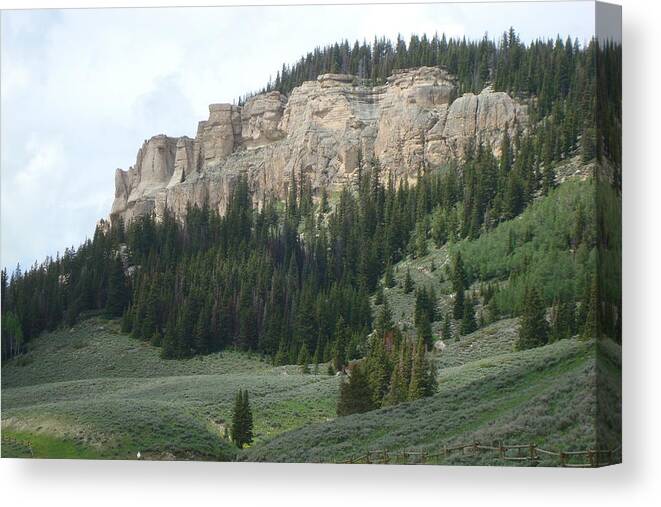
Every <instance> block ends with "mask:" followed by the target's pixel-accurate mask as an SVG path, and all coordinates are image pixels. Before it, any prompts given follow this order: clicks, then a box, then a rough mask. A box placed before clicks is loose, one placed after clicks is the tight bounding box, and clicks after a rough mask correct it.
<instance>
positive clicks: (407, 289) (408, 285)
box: [404, 268, 414, 294]
mask: <svg viewBox="0 0 661 507" xmlns="http://www.w3.org/2000/svg"><path fill="white" fill-rule="evenodd" d="M413 287H414V283H413V278H411V271H410V270H409V268H406V274H405V275H404V293H405V294H410V293H411V292H413Z"/></svg>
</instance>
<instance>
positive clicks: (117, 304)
mask: <svg viewBox="0 0 661 507" xmlns="http://www.w3.org/2000/svg"><path fill="white" fill-rule="evenodd" d="M128 297H129V295H128V288H127V285H126V278H125V276H124V268H123V267H122V261H121V259H120V258H119V256H116V257H115V258H114V259H113V260H111V261H110V268H109V273H108V296H107V299H106V315H108V316H109V317H119V316H120V315H122V313H123V312H124V309H125V307H126V305H127V303H128Z"/></svg>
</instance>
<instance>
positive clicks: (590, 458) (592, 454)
mask: <svg viewBox="0 0 661 507" xmlns="http://www.w3.org/2000/svg"><path fill="white" fill-rule="evenodd" d="M588 461H589V462H590V466H591V467H594V466H595V464H594V453H593V452H592V449H588Z"/></svg>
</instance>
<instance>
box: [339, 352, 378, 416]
mask: <svg viewBox="0 0 661 507" xmlns="http://www.w3.org/2000/svg"><path fill="white" fill-rule="evenodd" d="M375 408H376V406H375V404H374V400H373V396H372V391H371V389H370V384H369V381H368V378H367V375H366V374H365V372H363V369H362V367H361V366H360V365H358V364H356V365H354V367H353V368H352V369H351V372H350V373H349V375H348V380H347V379H345V380H343V381H342V384H341V385H340V397H339V399H338V402H337V415H339V416H345V415H351V414H360V413H363V412H369V411H370V410H374V409H375Z"/></svg>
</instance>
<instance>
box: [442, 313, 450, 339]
mask: <svg viewBox="0 0 661 507" xmlns="http://www.w3.org/2000/svg"><path fill="white" fill-rule="evenodd" d="M441 337H442V339H443V341H444V342H445V343H449V342H450V340H451V339H452V328H451V327H450V313H446V314H445V319H443V329H442V331H441Z"/></svg>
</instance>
